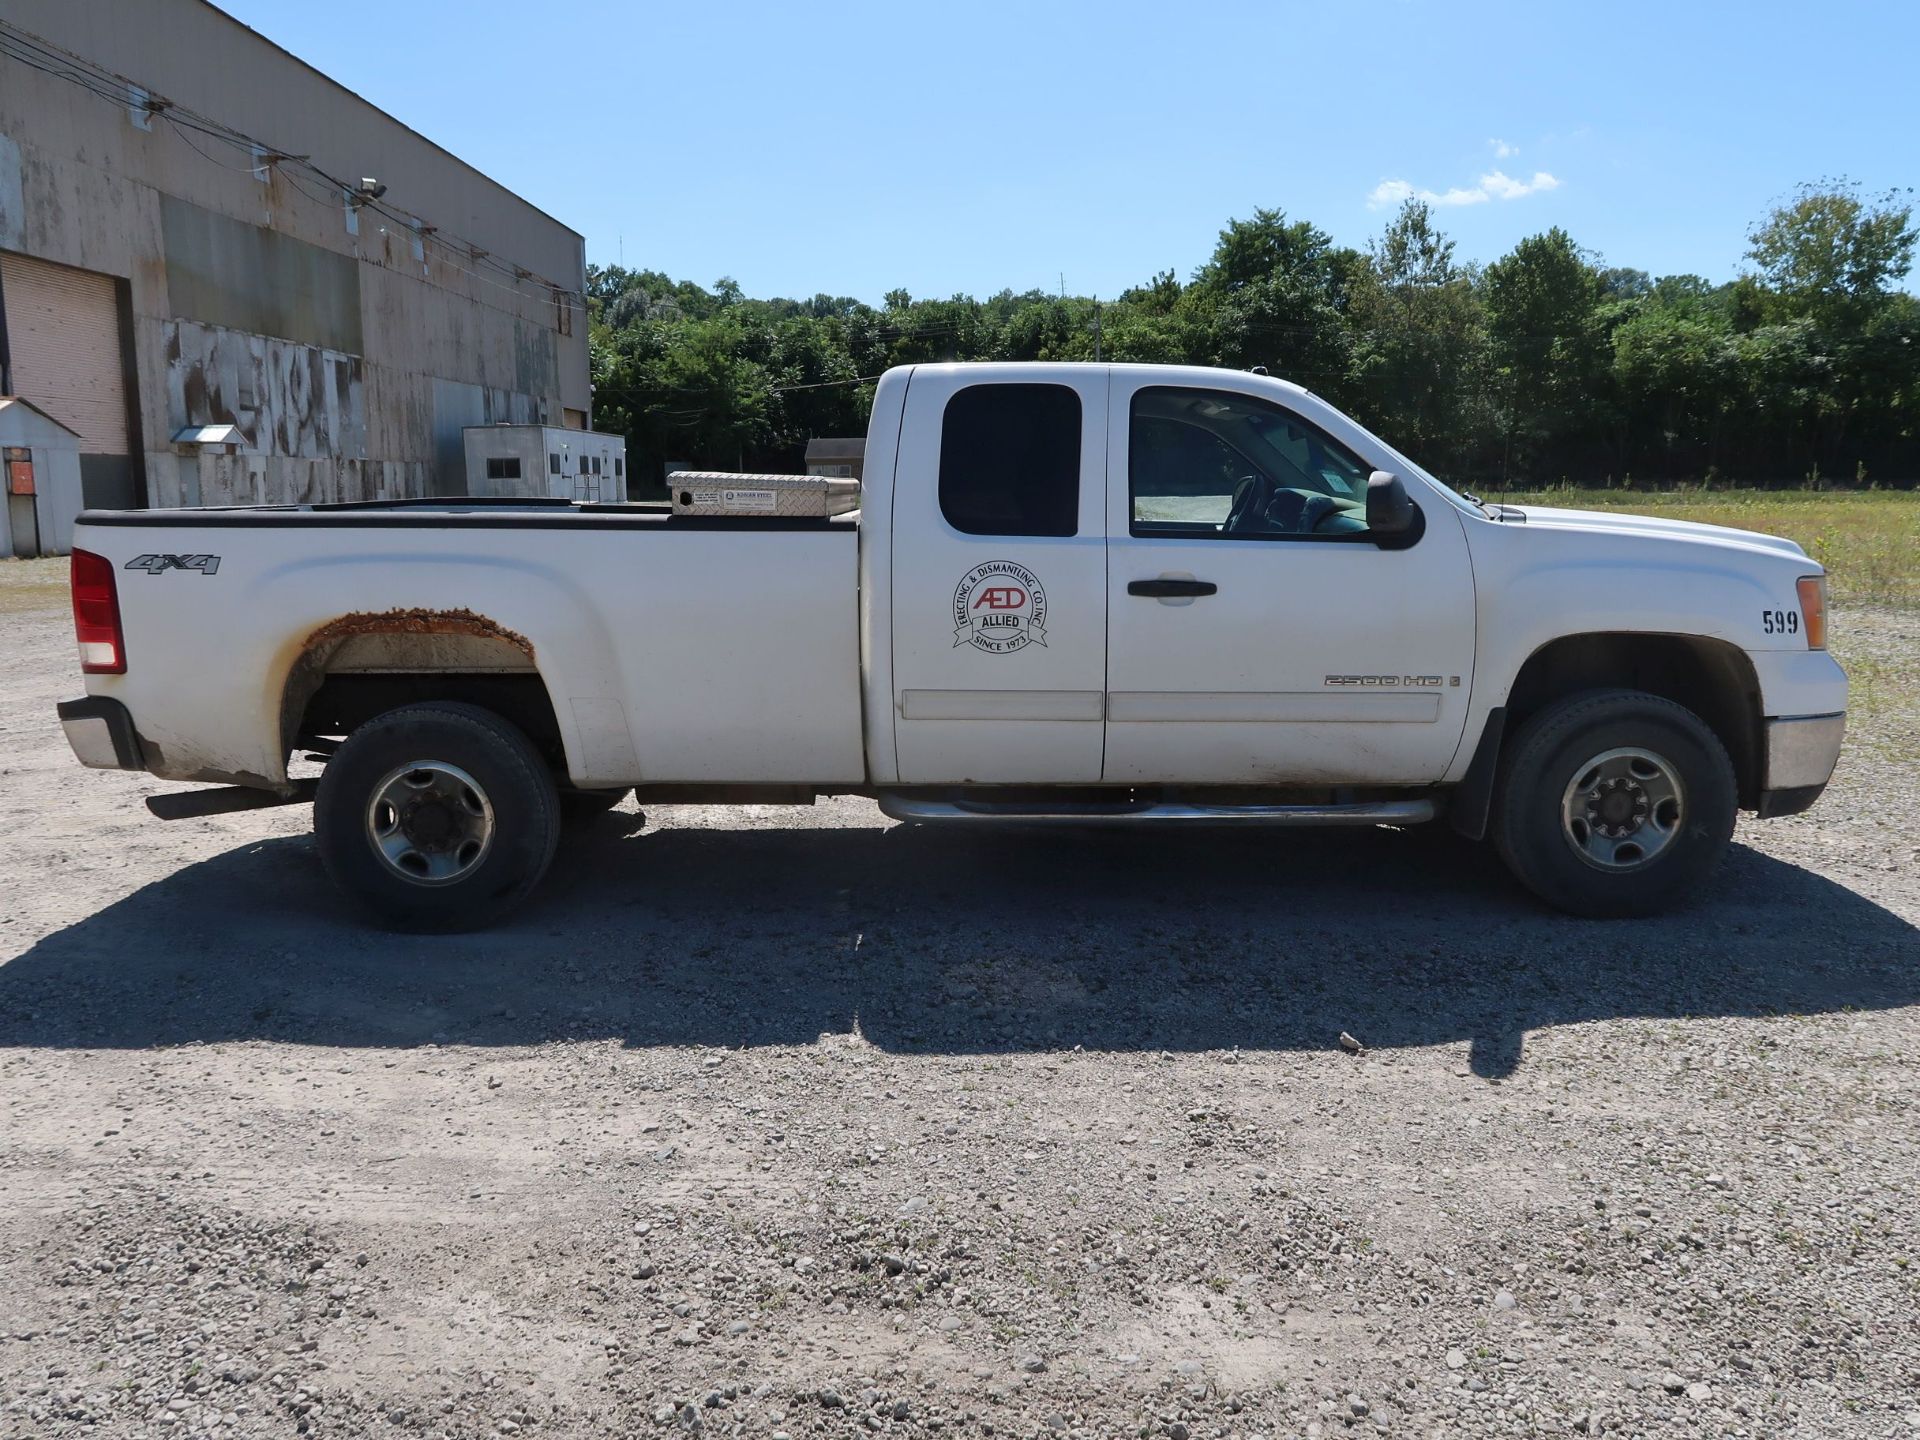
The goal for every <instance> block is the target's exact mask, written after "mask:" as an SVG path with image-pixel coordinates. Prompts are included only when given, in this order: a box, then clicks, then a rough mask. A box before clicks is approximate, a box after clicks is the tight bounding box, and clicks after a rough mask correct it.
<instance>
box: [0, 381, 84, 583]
mask: <svg viewBox="0 0 1920 1440" xmlns="http://www.w3.org/2000/svg"><path fill="white" fill-rule="evenodd" d="M0 476H3V477H4V478H5V480H6V486H5V489H6V508H5V509H4V510H0V556H5V555H11V556H14V557H16V558H19V559H27V558H30V557H32V556H35V555H64V554H66V553H67V551H68V550H70V549H72V548H73V517H74V516H75V515H77V514H79V513H80V437H79V436H78V435H76V434H74V432H73V431H71V430H69V429H68V428H67V427H66V426H64V425H62V424H61V423H60V422H59V421H58V420H55V419H53V418H52V417H51V416H49V415H47V414H45V413H44V412H42V411H41V410H39V409H37V408H36V407H35V406H34V405H33V404H32V403H31V402H29V401H26V400H17V399H14V398H13V397H11V396H6V395H0Z"/></svg>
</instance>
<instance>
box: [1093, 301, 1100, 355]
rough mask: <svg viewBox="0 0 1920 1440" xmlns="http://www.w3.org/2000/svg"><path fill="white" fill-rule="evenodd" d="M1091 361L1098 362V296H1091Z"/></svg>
mask: <svg viewBox="0 0 1920 1440" xmlns="http://www.w3.org/2000/svg"><path fill="white" fill-rule="evenodd" d="M1093 361H1094V363H1095V364H1096V365H1097V364H1099V363H1100V297H1099V296H1098V295H1096V296H1094V297H1093Z"/></svg>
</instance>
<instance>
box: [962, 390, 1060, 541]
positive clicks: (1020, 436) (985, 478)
mask: <svg viewBox="0 0 1920 1440" xmlns="http://www.w3.org/2000/svg"><path fill="white" fill-rule="evenodd" d="M940 513H941V514H942V515H944V516H945V517H946V521H947V523H948V524H949V525H951V526H952V527H953V528H954V529H956V530H958V531H961V532H962V533H964V534H967V535H1072V534H1073V533H1075V531H1076V530H1077V529H1078V528H1079V517H1080V396H1079V395H1078V394H1077V393H1076V392H1075V391H1073V390H1072V389H1070V388H1069V387H1067V386H1065V385H970V386H968V387H967V388H966V389H965V390H961V391H959V392H958V393H956V394H955V395H954V397H953V398H952V399H951V400H949V401H947V413H946V418H945V420H944V421H943V423H942V425H941V429H940Z"/></svg>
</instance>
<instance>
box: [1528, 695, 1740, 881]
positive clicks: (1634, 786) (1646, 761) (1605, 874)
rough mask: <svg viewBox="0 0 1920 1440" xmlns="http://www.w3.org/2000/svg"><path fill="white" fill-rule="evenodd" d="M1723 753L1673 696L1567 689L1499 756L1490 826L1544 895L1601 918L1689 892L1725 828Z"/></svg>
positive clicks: (1728, 828) (1729, 793) (1733, 802)
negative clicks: (1571, 691) (1569, 691)
mask: <svg viewBox="0 0 1920 1440" xmlns="http://www.w3.org/2000/svg"><path fill="white" fill-rule="evenodd" d="M1737 803H1738V789H1737V785H1736V783H1735V780H1734V773H1733V762H1732V761H1731V760H1729V759H1728V758H1727V751H1726V747H1725V746H1723V745H1722V744H1721V743H1720V740H1719V737H1717V736H1716V735H1715V734H1714V733H1713V731H1712V730H1710V729H1708V728H1707V726H1706V724H1705V723H1704V722H1703V721H1702V720H1701V719H1700V717H1699V716H1697V715H1695V714H1694V713H1693V712H1692V711H1691V710H1688V709H1687V708H1686V707H1685V706H1682V705H1676V704H1675V703H1674V702H1673V701H1671V700H1663V699H1661V698H1660V697H1659V696H1657V695H1647V694H1644V693H1642V692H1640V691H1637V690H1596V691H1589V692H1587V693H1585V694H1580V695H1573V696H1569V697H1568V698H1567V699H1565V700H1561V701H1558V702H1557V703H1555V704H1553V705H1550V706H1548V707H1547V708H1546V709H1545V710H1542V711H1541V712H1540V713H1539V714H1537V715H1535V716H1533V717H1532V718H1531V719H1530V720H1528V721H1527V723H1526V724H1525V725H1524V726H1522V727H1521V729H1520V732H1519V734H1517V735H1516V736H1515V737H1514V741H1513V744H1512V746H1511V747H1510V748H1509V749H1508V751H1507V754H1506V756H1505V757H1503V761H1502V766H1501V775H1500V782H1499V786H1498V788H1497V790H1496V792H1495V794H1494V804H1493V838H1494V844H1495V845H1496V846H1497V847H1498V849H1499V851H1500V858H1501V859H1503V860H1504V861H1506V863H1507V868H1508V869H1509V870H1511V871H1512V872H1513V874H1514V876H1515V877H1516V878H1517V879H1518V880H1519V881H1520V883H1521V884H1522V885H1525V886H1526V887H1527V888H1528V889H1529V890H1531V891H1532V892H1533V893H1534V894H1535V895H1537V896H1539V897H1540V898H1541V899H1542V900H1544V901H1546V902H1547V903H1548V904H1549V905H1552V906H1555V907H1556V908H1558V909H1561V910H1565V911H1567V912H1568V913H1570V914H1574V915H1585V916H1592V917H1596V918H1604V919H1613V918H1624V917H1628V916H1637V915H1652V914H1657V913H1659V912H1660V911H1663V910H1667V909H1671V908H1673V907H1675V906H1677V905H1679V904H1682V903H1684V902H1685V901H1687V900H1688V899H1690V898H1692V896H1693V895H1694V893H1695V892H1696V891H1697V890H1698V888H1699V886H1700V885H1701V884H1702V883H1703V882H1704V881H1705V880H1706V879H1707V877H1708V876H1709V875H1710V874H1712V872H1713V869H1714V867H1715V866H1716V865H1717V864H1718V863H1719V860H1720V856H1721V854H1722V852H1723V851H1725V849H1726V847H1727V842H1728V840H1730V839H1731V838H1732V837H1733V817H1734V810H1735V808H1736V806H1737Z"/></svg>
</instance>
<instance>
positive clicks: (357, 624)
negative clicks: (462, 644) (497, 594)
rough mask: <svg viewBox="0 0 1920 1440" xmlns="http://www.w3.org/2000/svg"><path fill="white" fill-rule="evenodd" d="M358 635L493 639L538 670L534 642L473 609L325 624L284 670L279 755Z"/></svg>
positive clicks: (404, 610) (360, 616) (402, 612)
mask: <svg viewBox="0 0 1920 1440" xmlns="http://www.w3.org/2000/svg"><path fill="white" fill-rule="evenodd" d="M362 635H414V636H419V637H421V638H422V639H430V638H434V637H441V636H450V635H458V636H465V637H469V638H472V639H476V640H496V641H499V642H501V643H502V644H505V645H510V646H512V647H513V648H514V649H515V650H518V651H519V652H520V653H521V654H522V655H524V656H526V657H527V663H528V664H529V665H534V667H535V669H536V670H537V669H538V666H537V664H536V662H535V658H534V653H533V642H532V641H531V640H529V639H527V637H526V636H524V635H522V634H520V632H519V631H517V630H509V629H508V628H507V627H506V626H504V625H502V624H500V623H498V622H497V621H494V620H489V619H488V618H487V617H486V616H484V615H480V614H477V613H475V612H474V611H472V610H465V609H461V610H428V609H423V608H418V607H413V608H409V607H405V606H401V607H396V608H394V609H392V610H361V611H355V612H354V613H352V614H350V615H342V616H340V617H338V618H337V619H334V620H329V621H327V623H326V624H324V625H322V626H320V627H319V628H318V629H317V630H315V631H313V632H312V633H311V634H310V635H308V636H307V638H306V639H305V640H304V641H302V642H301V645H300V650H299V654H298V655H297V656H296V658H295V659H294V662H293V664H292V666H291V667H290V668H289V670H288V671H287V683H286V685H285V686H284V687H283V689H282V690H281V695H280V754H281V756H282V759H283V762H284V757H285V756H286V755H287V754H289V753H290V752H291V751H292V749H293V744H294V741H295V740H296V739H298V738H299V737H298V735H297V734H296V733H295V732H296V731H297V729H298V728H299V724H300V717H301V716H302V715H303V714H304V713H306V708H307V702H308V701H309V700H311V699H312V698H313V697H314V694H315V692H317V691H318V690H319V689H320V685H321V682H322V681H324V680H325V679H326V676H327V664H328V662H329V661H330V660H331V659H332V658H333V655H334V652H335V651H337V650H338V649H339V648H340V647H341V646H342V645H344V644H345V643H346V642H347V641H349V640H352V639H354V638H356V637H358V636H362Z"/></svg>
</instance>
